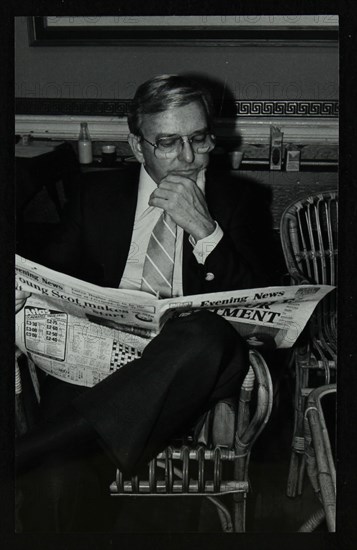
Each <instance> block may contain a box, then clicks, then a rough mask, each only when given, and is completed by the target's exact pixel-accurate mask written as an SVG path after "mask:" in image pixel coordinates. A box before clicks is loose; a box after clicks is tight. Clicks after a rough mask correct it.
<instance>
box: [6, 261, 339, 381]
mask: <svg viewBox="0 0 357 550" xmlns="http://www.w3.org/2000/svg"><path fill="white" fill-rule="evenodd" d="M334 288H335V287H333V286H328V285H301V286H276V287H266V288H255V289H245V290H231V291H226V292H214V293H209V294H197V295H193V296H182V297H175V298H169V299H163V300H159V299H157V298H156V297H155V296H153V295H151V294H147V293H145V292H140V291H133V290H130V291H129V290H122V289H115V288H104V287H99V286H96V285H93V284H90V283H87V282H85V281H81V280H79V279H76V278H74V277H70V276H68V275H65V274H63V273H59V272H56V271H53V270H51V269H48V268H46V267H44V266H42V265H39V264H37V263H34V262H32V261H30V260H27V259H26V258H23V257H21V256H18V255H17V256H16V289H17V290H23V291H27V292H31V296H30V297H29V298H28V299H27V301H26V305H25V307H24V308H22V310H21V311H20V312H19V313H18V314H17V315H16V345H17V346H18V348H19V349H20V350H21V351H23V352H24V353H25V354H26V355H27V356H29V357H30V358H31V359H32V361H33V362H34V363H35V364H36V365H37V366H38V367H39V368H41V369H43V370H44V371H45V372H47V373H49V374H52V375H53V376H55V377H57V378H59V379H61V380H64V381H67V382H70V383H73V384H79V385H83V386H88V387H91V386H94V385H95V384H96V383H98V382H99V381H101V380H103V379H104V378H105V377H107V376H108V375H110V374H111V373H113V372H114V371H115V370H117V369H118V368H120V367H121V366H123V364H125V363H127V362H128V361H130V360H133V359H135V358H138V357H140V356H141V353H142V352H143V350H144V349H145V347H146V346H147V344H148V343H149V342H150V341H151V340H152V338H154V337H155V336H156V335H157V334H158V333H159V332H160V330H161V328H162V327H163V325H164V324H165V323H166V321H167V320H168V319H170V318H172V317H177V316H184V315H190V314H192V313H193V312H195V311H199V310H202V309H207V310H209V311H212V312H214V313H216V314H217V315H220V316H222V317H224V318H225V319H226V320H227V321H229V322H230V323H231V324H232V326H233V327H234V328H235V329H236V330H237V332H238V333H239V334H240V335H241V336H242V337H243V338H244V339H245V340H246V341H247V342H248V344H249V345H250V346H252V347H256V348H258V349H259V348H260V349H276V348H288V347H291V346H292V345H293V344H294V343H295V341H296V339H297V338H298V336H299V335H300V334H301V332H302V330H303V328H304V326H305V325H306V323H307V321H308V319H309V317H310V316H311V314H312V312H313V310H314V309H315V307H316V305H317V304H318V302H319V301H320V300H321V299H322V298H323V297H324V296H325V295H326V294H327V293H329V292H330V291H331V290H333V289H334Z"/></svg>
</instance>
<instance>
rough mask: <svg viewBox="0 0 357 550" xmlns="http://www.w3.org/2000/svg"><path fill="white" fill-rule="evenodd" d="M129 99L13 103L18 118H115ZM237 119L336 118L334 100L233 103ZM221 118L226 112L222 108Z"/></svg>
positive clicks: (123, 112) (124, 112)
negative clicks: (35, 116) (57, 116)
mask: <svg viewBox="0 0 357 550" xmlns="http://www.w3.org/2000/svg"><path fill="white" fill-rule="evenodd" d="M130 103H131V100H130V99H73V98H68V99H66V98H60V99H53V98H46V99H43V98H25V97H18V98H16V99H15V112H16V114H19V115H79V116H82V115H84V116H119V117H123V116H126V115H127V114H128V108H129V105H130ZM234 103H235V106H236V110H235V112H236V116H238V117H252V116H253V117H282V116H283V117H319V118H337V117H338V114H339V103H338V100H310V99H303V100H300V99H299V100H275V99H274V100H270V99H262V100H256V99H253V100H240V99H237V100H235V102H234ZM222 112H223V114H224V113H225V112H228V108H227V107H225V106H223V109H222Z"/></svg>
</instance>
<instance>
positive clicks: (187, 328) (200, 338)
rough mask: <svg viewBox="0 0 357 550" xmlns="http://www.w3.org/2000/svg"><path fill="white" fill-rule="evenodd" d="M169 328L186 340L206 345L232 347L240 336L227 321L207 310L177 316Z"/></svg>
mask: <svg viewBox="0 0 357 550" xmlns="http://www.w3.org/2000/svg"><path fill="white" fill-rule="evenodd" d="M171 328H172V329H173V330H175V332H176V334H177V335H180V336H181V337H183V338H186V339H187V342H192V341H194V342H196V343H198V342H200V343H202V344H204V343H206V344H207V345H208V344H214V345H217V344H219V345H220V346H223V347H227V346H228V347H234V346H236V345H237V341H239V339H240V338H241V337H240V336H239V335H238V333H237V332H236V331H235V330H234V328H233V327H232V326H231V324H230V323H229V322H228V321H226V320H225V319H223V318H222V317H221V316H220V315H217V314H216V313H213V312H211V311H207V310H202V311H199V312H195V313H193V314H190V315H187V316H183V317H178V318H177V319H175V320H173V321H172V326H171Z"/></svg>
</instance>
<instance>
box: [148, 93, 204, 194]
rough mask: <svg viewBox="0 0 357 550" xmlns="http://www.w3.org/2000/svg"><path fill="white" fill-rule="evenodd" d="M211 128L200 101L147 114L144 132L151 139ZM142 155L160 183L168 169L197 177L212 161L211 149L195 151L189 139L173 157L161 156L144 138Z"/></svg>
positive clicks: (149, 169)
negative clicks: (200, 151) (209, 152)
mask: <svg viewBox="0 0 357 550" xmlns="http://www.w3.org/2000/svg"><path fill="white" fill-rule="evenodd" d="M205 130H207V131H208V121H207V117H206V113H205V110H204V108H203V106H202V105H201V104H200V103H199V102H192V103H189V104H188V105H184V106H182V107H174V108H171V109H169V110H167V111H165V112H163V113H157V114H153V115H144V116H143V120H142V125H141V133H142V135H143V136H144V137H145V139H147V140H148V141H150V142H151V143H155V142H156V140H157V139H158V138H162V137H169V136H172V135H179V136H190V135H191V134H193V133H194V132H197V131H205ZM140 147H141V153H142V159H141V162H143V164H144V166H145V168H146V170H147V172H148V173H149V174H150V176H151V177H152V178H153V180H154V181H155V182H156V183H157V184H158V185H159V184H160V181H161V180H162V179H163V178H164V177H165V176H167V175H168V174H169V173H171V172H174V173H178V174H182V175H183V176H187V177H189V178H190V179H193V180H195V181H196V179H197V175H198V173H199V172H200V171H201V170H202V169H203V168H206V166H207V165H208V162H209V154H208V153H203V154H202V153H195V152H194V151H193V149H192V147H191V145H190V144H189V143H185V144H184V146H183V148H182V151H181V152H180V153H179V154H178V155H177V156H175V157H174V158H169V159H166V158H164V159H158V158H156V157H155V154H154V147H153V146H152V145H150V144H149V143H147V142H146V141H144V140H142V141H141V142H140Z"/></svg>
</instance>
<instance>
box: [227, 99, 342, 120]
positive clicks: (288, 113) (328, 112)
mask: <svg viewBox="0 0 357 550" xmlns="http://www.w3.org/2000/svg"><path fill="white" fill-rule="evenodd" d="M235 103H236V108H237V116H262V117H263V116H269V117H271V116H279V117H281V116H284V117H297V116H298V117H323V118H330V117H332V118H336V117H338V112H339V109H338V108H339V105H338V101H337V100H331V101H326V100H318V101H317V100H316V101H315V100H298V101H294V100H286V101H281V100H262V101H257V100H248V101H246V100H244V101H243V100H242V101H236V102H235Z"/></svg>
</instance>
